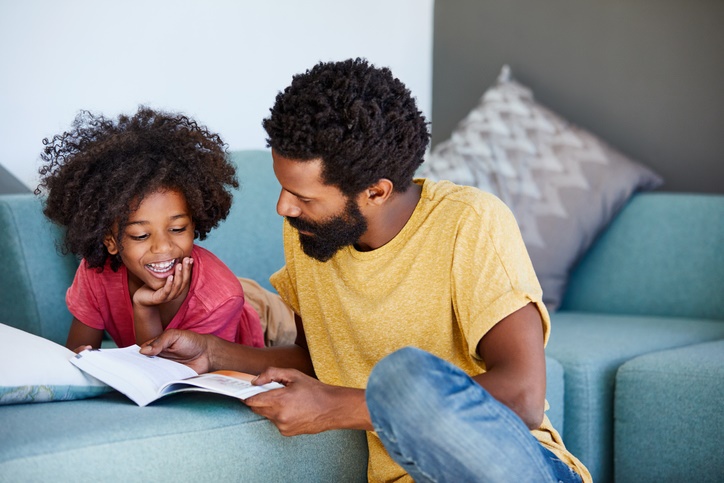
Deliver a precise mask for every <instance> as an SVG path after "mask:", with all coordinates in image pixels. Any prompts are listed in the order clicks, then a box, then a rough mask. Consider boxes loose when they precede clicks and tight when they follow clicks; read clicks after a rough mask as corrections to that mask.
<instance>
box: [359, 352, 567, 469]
mask: <svg viewBox="0 0 724 483" xmlns="http://www.w3.org/2000/svg"><path fill="white" fill-rule="evenodd" d="M366 398H367V407H368V409H369V412H370V416H371V417H372V424H373V425H374V428H375V431H376V432H377V435H378V436H379V437H380V439H381V440H382V443H383V444H384V445H385V448H386V449H387V452H388V453H389V454H390V456H391V457H392V458H393V459H394V460H395V461H396V462H397V463H398V464H399V465H400V466H402V468H403V469H405V471H407V472H408V473H409V474H410V476H412V477H413V478H414V479H415V481H416V482H424V481H435V482H442V481H454V482H471V481H486V482H514V483H521V482H536V483H538V482H565V483H568V482H571V483H573V482H576V483H580V481H581V478H580V476H579V475H578V474H577V473H575V472H574V471H572V470H571V469H570V468H569V467H568V465H566V464H565V463H563V462H562V461H561V460H559V459H558V458H557V457H556V456H555V455H554V454H553V453H551V452H550V451H548V450H547V449H546V448H544V447H543V446H542V445H541V444H540V443H539V442H538V440H536V439H535V438H534V437H533V435H532V434H531V433H530V431H529V430H528V428H527V427H526V425H525V424H524V423H523V421H522V420H521V419H520V418H519V417H518V416H517V415H516V414H515V413H513V411H511V410H510V409H508V407H506V406H504V405H503V404H501V403H500V402H498V401H497V400H496V399H495V398H493V397H492V396H491V395H490V394H489V393H488V392H487V391H486V390H485V389H483V387H482V386H480V385H479V384H478V383H476V382H475V381H474V380H473V379H472V378H471V377H470V376H468V375H467V374H465V373H464V372H463V371H462V370H460V369H459V368H458V367H455V366H454V365H452V364H450V363H448V362H447V361H444V360H442V359H440V358H438V357H436V356H434V355H432V354H429V353H427V352H425V351H422V350H419V349H415V348H411V347H407V348H404V349H400V350H398V351H397V352H394V353H392V354H390V355H389V356H387V357H385V358H384V359H382V360H381V361H380V362H379V363H378V364H377V365H376V366H375V368H374V369H373V371H372V373H371V374H370V378H369V381H368V383H367V390H366Z"/></svg>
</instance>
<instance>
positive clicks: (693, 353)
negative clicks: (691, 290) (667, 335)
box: [614, 340, 724, 483]
mask: <svg viewBox="0 0 724 483" xmlns="http://www.w3.org/2000/svg"><path fill="white" fill-rule="evenodd" d="M722 401H724V340H719V341H716V342H707V343H703V344H697V345H692V346H688V347H682V348H679V349H672V350H667V351H661V352H655V353H652V354H647V355H644V356H641V357H637V358H635V359H633V360H631V361H628V362H627V363H625V364H624V365H622V366H621V368H620V369H619V370H618V374H617V375H616V402H615V408H614V409H615V418H616V421H615V430H614V434H615V437H614V438H615V439H614V448H615V452H616V454H615V459H614V461H615V468H616V469H615V471H616V481H617V482H621V483H625V482H636V483H639V482H641V483H644V482H659V481H697V482H712V483H714V482H718V481H721V480H722V477H724V452H723V451H722V448H721V446H720V438H721V435H722V431H723V430H724V411H722ZM653 408H655V409H653Z"/></svg>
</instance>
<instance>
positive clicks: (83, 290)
mask: <svg viewBox="0 0 724 483" xmlns="http://www.w3.org/2000/svg"><path fill="white" fill-rule="evenodd" d="M97 279H98V274H97V272H96V271H95V270H94V269H90V268H88V265H87V264H86V261H85V260H82V261H81V263H80V265H79V266H78V269H77V270H76V272H75V278H74V279H73V283H72V284H71V286H70V288H68V290H67V291H66V293H65V303H66V305H67V306H68V311H69V312H70V313H71V314H72V315H73V317H75V318H76V319H78V320H79V321H81V322H82V323H84V324H85V325H87V326H89V327H92V328H94V329H101V330H102V329H104V327H105V324H104V321H103V317H102V314H101V309H100V305H99V303H98V294H96V293H95V290H94V287H97V286H98V285H99V283H100V282H99V280H97Z"/></svg>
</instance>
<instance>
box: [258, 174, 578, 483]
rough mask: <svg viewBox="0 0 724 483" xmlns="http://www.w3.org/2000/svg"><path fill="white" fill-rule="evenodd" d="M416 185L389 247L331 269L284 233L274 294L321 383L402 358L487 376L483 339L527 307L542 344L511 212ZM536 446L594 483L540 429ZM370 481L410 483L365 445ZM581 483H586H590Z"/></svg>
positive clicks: (346, 253)
mask: <svg viewBox="0 0 724 483" xmlns="http://www.w3.org/2000/svg"><path fill="white" fill-rule="evenodd" d="M415 182H416V183H418V184H422V194H421V197H420V201H419V202H418V204H417V207H416V208H415V211H414V212H413V214H412V216H411V217H410V219H409V221H408V222H407V224H406V225H405V226H404V228H403V229H402V230H401V231H400V232H399V233H398V234H397V236H395V238H393V239H392V240H390V242H388V243H387V244H386V245H384V246H382V247H380V248H378V249H376V250H372V251H368V252H360V251H357V250H356V249H355V248H354V247H351V246H348V247H345V248H343V249H341V250H340V251H338V252H337V253H336V254H335V255H334V256H333V257H332V258H331V259H330V260H329V261H327V262H319V261H317V260H315V259H313V258H311V257H308V256H307V255H305V254H304V252H303V251H302V249H301V246H300V243H299V237H298V234H297V232H296V230H294V229H293V228H291V226H289V225H288V224H287V223H285V224H284V254H285V259H286V265H285V266H284V267H283V268H282V269H281V270H279V271H278V272H277V273H275V274H274V275H272V277H271V283H272V285H273V286H274V288H275V289H276V290H277V291H278V292H279V294H280V295H281V297H282V298H283V299H284V301H285V302H286V303H287V304H288V305H289V306H290V307H291V308H292V309H293V310H294V312H295V313H297V314H299V315H300V316H301V318H302V321H303V323H304V332H305V335H306V339H307V344H308V346H309V352H310V355H311V358H312V362H313V364H314V369H315V371H316V373H317V377H318V378H319V379H320V381H322V382H324V383H327V384H333V385H339V386H346V387H354V388H365V387H366V385H367V378H368V376H369V374H370V372H371V371H372V368H373V367H374V365H375V364H376V363H377V362H378V361H379V360H380V359H382V358H383V357H385V356H386V355H388V354H390V353H392V352H394V351H395V350H397V349H400V348H402V347H406V346H414V347H418V348H420V349H423V350H426V351H428V352H430V353H432V354H434V355H436V356H438V357H440V358H442V359H445V360H447V361H450V362H451V363H453V364H455V365H456V366H458V367H460V368H462V369H463V370H464V371H465V372H466V373H468V374H470V375H476V374H480V373H482V372H484V371H485V364H484V362H483V361H481V360H480V359H479V357H478V356H477V353H476V349H477V345H478V342H479V341H480V339H481V338H482V337H483V336H484V335H485V334H486V333H487V332H488V331H489V330H490V329H491V328H492V327H493V326H494V325H495V324H496V323H497V322H499V321H500V320H502V319H503V318H505V317H506V316H508V315H510V314H511V313H513V312H514V311H516V310H518V309H520V308H522V307H523V306H525V305H527V304H528V303H529V302H531V301H532V302H535V303H536V305H537V307H538V309H539V311H540V313H541V315H542V318H543V330H544V338H545V341H546V342H547V340H548V335H549V332H550V319H549V317H548V312H547V311H546V309H545V306H544V305H543V303H542V300H541V288H540V284H539V283H538V279H537V278H536V275H535V272H534V271H533V267H532V265H531V263H530V258H529V257H528V254H527V251H526V249H525V246H524V244H523V241H522V238H521V236H520V231H519V230H518V226H517V224H516V222H515V219H514V217H513V215H512V213H511V212H510V210H509V209H508V208H507V207H506V206H505V205H504V204H503V203H502V202H501V201H500V200H499V199H498V198H496V197H494V196H493V195H490V194H487V193H483V192H481V191H480V190H477V189H475V188H470V187H463V186H458V185H455V184H452V183H450V182H446V181H441V182H437V183H435V182H431V181H429V180H415ZM533 434H534V435H535V437H536V438H538V440H539V441H540V442H541V443H542V444H544V445H545V446H546V447H548V448H549V449H551V451H553V452H554V453H555V454H556V455H558V456H559V457H560V458H561V459H562V460H563V461H564V462H566V463H568V464H569V465H571V466H573V467H574V468H576V470H577V471H578V472H579V473H580V474H581V475H584V481H590V476H589V475H588V471H587V470H586V469H585V467H584V466H583V465H582V464H581V463H580V462H579V461H578V460H577V459H575V458H574V457H573V456H572V455H571V454H570V453H568V451H567V450H566V449H565V447H564V446H563V443H562V441H561V438H560V436H559V435H558V433H557V432H556V431H555V430H554V429H553V428H552V427H551V425H550V422H549V421H548V418H547V417H546V418H545V419H544V421H543V425H542V426H541V428H540V429H538V430H535V431H533ZM367 439H368V444H369V449H370V459H369V468H368V476H369V479H370V481H395V480H404V481H412V479H411V478H410V477H409V475H406V473H405V472H404V470H403V469H402V468H400V467H399V466H398V465H397V464H396V463H395V462H394V461H393V460H392V459H391V458H390V457H389V456H388V455H387V453H386V451H385V449H384V446H383V445H382V443H381V441H380V440H379V438H378V437H377V436H376V435H375V434H374V433H373V432H370V433H368V436H367ZM587 478H588V479H587Z"/></svg>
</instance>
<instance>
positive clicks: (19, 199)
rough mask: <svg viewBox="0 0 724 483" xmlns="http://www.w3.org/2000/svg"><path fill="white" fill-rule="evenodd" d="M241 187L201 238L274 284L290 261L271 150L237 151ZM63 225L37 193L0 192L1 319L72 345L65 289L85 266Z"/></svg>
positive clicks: (236, 267)
mask: <svg viewBox="0 0 724 483" xmlns="http://www.w3.org/2000/svg"><path fill="white" fill-rule="evenodd" d="M231 159H232V161H233V162H234V163H235V164H236V165H237V167H238V170H237V176H238V178H239V182H240V185H241V186H240V188H239V189H238V190H235V191H234V204H233V206H232V209H231V213H230V214H229V216H228V218H227V219H226V220H225V221H224V222H223V223H221V224H220V225H219V227H217V228H216V229H214V230H213V231H211V233H210V234H209V236H208V238H207V239H206V240H204V241H201V242H198V243H199V244H200V245H202V246H204V247H206V248H208V249H209V250H211V251H213V252H214V253H215V254H216V255H217V256H218V257H219V258H220V259H221V260H223V261H224V262H225V263H226V264H227V265H228V266H229V267H230V268H231V270H232V271H233V272H234V273H235V274H236V275H237V276H241V277H247V278H252V279H254V280H256V281H257V282H259V283H260V284H261V285H263V286H265V287H267V288H271V286H270V285H269V276H270V275H271V274H272V273H273V272H275V271H276V270H278V269H279V268H281V267H282V266H283V264H284V251H283V247H282V218H281V217H280V216H279V215H277V213H276V201H277V197H278V195H279V189H280V187H279V184H278V183H277V181H276V178H275V176H274V171H273V170H272V162H271V155H270V153H269V152H268V151H238V152H233V153H231ZM61 237H62V231H61V229H59V228H58V227H57V226H55V225H53V224H52V223H50V222H49V221H48V220H47V219H46V218H45V216H44V215H43V213H42V206H41V203H40V201H39V200H38V199H37V198H36V197H35V196H34V195H32V194H19V195H2V196H0V267H2V268H1V270H2V272H1V273H2V275H0V323H3V324H7V325H10V326H13V327H17V328H19V329H22V330H25V331H27V332H31V333H33V334H36V335H39V336H41V337H45V338H47V339H50V340H53V341H55V342H57V343H59V344H65V339H66V337H67V335H68V329H69V327H70V322H71V320H72V316H71V315H70V313H69V312H68V309H67V308H66V305H65V292H66V290H67V288H68V287H69V286H70V284H71V283H72V281H73V276H74V275H75V270H76V268H77V267H78V261H77V259H76V258H75V257H74V256H72V255H65V256H63V255H61V253H60V251H59V250H58V248H57V247H58V246H59V241H60V240H61Z"/></svg>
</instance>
